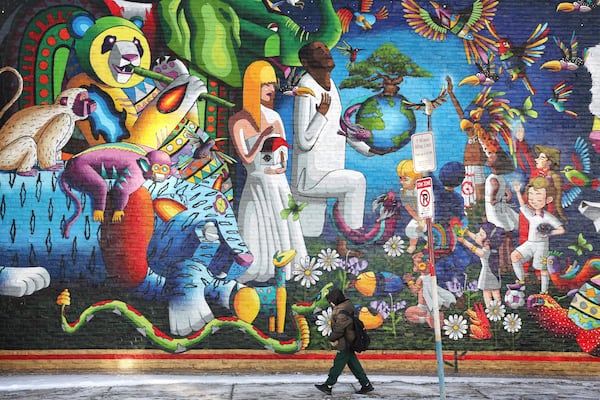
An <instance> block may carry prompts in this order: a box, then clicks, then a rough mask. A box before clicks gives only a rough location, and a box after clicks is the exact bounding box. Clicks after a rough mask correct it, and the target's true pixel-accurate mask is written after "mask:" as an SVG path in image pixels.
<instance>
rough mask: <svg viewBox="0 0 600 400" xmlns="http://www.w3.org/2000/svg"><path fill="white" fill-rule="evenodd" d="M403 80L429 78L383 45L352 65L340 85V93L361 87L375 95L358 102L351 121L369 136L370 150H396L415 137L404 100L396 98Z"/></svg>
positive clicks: (394, 49) (411, 115) (413, 121)
mask: <svg viewBox="0 0 600 400" xmlns="http://www.w3.org/2000/svg"><path fill="white" fill-rule="evenodd" d="M406 76H410V77H416V78H429V77H432V76H433V75H432V74H431V73H430V72H428V71H426V70H425V69H423V68H421V67H420V66H419V65H417V64H416V63H415V62H413V61H412V60H411V59H410V57H408V56H406V55H405V54H402V53H401V52H400V50H398V48H397V47H396V46H394V45H393V44H391V43H384V44H382V45H381V46H380V47H379V48H377V49H376V50H375V51H374V52H373V53H372V54H371V55H370V56H369V57H368V58H367V59H365V60H362V61H359V62H357V63H355V64H354V67H353V68H352V69H351V70H350V72H349V78H347V79H344V80H343V81H342V82H341V84H340V88H341V89H354V88H357V87H363V88H365V89H370V90H372V91H373V92H376V93H377V94H375V95H373V96H371V97H369V98H367V99H366V100H365V101H363V102H362V104H361V105H360V108H359V109H358V112H357V113H356V121H355V122H356V124H359V125H361V126H362V127H363V128H365V129H367V130H369V131H370V132H371V135H370V137H369V138H368V139H366V140H365V141H366V142H367V143H368V144H369V145H370V146H371V147H372V148H374V149H378V150H386V149H393V150H394V151H395V150H398V149H400V148H402V147H404V146H405V145H406V144H407V143H409V142H410V137H411V136H412V134H414V133H415V130H416V119H415V114H414V112H413V110H411V109H409V108H407V107H406V106H405V105H404V104H403V100H405V97H404V96H402V95H401V94H400V84H401V83H402V82H403V81H404V77H406Z"/></svg>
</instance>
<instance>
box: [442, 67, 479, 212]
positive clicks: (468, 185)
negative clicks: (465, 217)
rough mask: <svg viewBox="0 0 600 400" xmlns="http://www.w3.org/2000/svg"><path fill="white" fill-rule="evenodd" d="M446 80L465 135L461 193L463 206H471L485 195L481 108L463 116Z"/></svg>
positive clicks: (448, 78)
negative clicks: (463, 176)
mask: <svg viewBox="0 0 600 400" xmlns="http://www.w3.org/2000/svg"><path fill="white" fill-rule="evenodd" d="M446 81H447V82H448V95H449V96H450V99H451V100H452V104H454V108H455V109H456V114H457V115H458V118H460V129H461V130H462V131H463V132H465V134H466V135H467V143H466V144H465V152H464V159H463V164H464V166H465V179H464V180H463V184H462V194H463V198H464V200H465V207H467V208H469V207H472V206H473V204H474V203H475V202H476V201H477V200H479V201H481V200H482V199H483V198H484V196H485V169H484V166H485V161H486V155H485V152H484V150H483V148H482V146H481V143H480V141H479V137H480V135H481V134H482V133H483V132H482V131H483V127H482V126H481V123H480V122H479V118H480V117H481V115H480V114H481V109H477V110H473V111H471V112H470V114H469V118H466V117H465V113H464V111H463V109H462V107H461V105H460V103H459V102H458V99H457V98H456V95H455V94H454V85H453V84H452V78H450V77H449V76H447V77H446Z"/></svg>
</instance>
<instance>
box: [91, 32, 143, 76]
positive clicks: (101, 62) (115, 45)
mask: <svg viewBox="0 0 600 400" xmlns="http://www.w3.org/2000/svg"><path fill="white" fill-rule="evenodd" d="M90 61H91V65H92V66H93V68H94V72H95V73H96V76H97V77H98V78H99V79H100V80H101V81H102V82H103V83H105V84H107V85H109V86H115V87H122V88H125V87H132V86H135V85H137V84H138V83H140V82H141V81H142V80H143V79H144V78H143V77H142V76H140V75H137V74H135V73H134V72H133V67H142V68H145V69H148V68H150V51H149V44H148V41H147V40H146V39H145V38H144V36H143V35H140V32H139V31H135V30H134V29H131V28H129V27H127V26H116V27H111V28H110V29H107V30H106V31H104V32H103V34H102V35H98V36H97V37H96V38H95V39H94V40H93V41H92V43H91V48H90Z"/></svg>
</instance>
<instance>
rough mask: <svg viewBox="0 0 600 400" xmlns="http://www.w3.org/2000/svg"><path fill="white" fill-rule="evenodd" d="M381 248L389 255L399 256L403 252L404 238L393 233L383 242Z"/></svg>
mask: <svg viewBox="0 0 600 400" xmlns="http://www.w3.org/2000/svg"><path fill="white" fill-rule="evenodd" d="M383 250H384V251H385V254H387V255H388V256H389V257H399V256H401V255H402V253H404V240H402V238H401V237H400V236H398V235H394V236H392V237H391V238H389V239H388V240H387V242H385V243H384V244H383Z"/></svg>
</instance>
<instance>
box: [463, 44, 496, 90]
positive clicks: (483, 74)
mask: <svg viewBox="0 0 600 400" xmlns="http://www.w3.org/2000/svg"><path fill="white" fill-rule="evenodd" d="M475 65H477V69H478V70H479V72H478V73H476V74H475V75H469V76H467V77H465V78H463V80H462V81H460V82H459V83H458V86H462V85H474V86H479V85H481V86H490V85H493V84H494V83H496V82H498V80H499V79H500V75H499V74H498V71H497V69H496V65H495V63H494V53H492V52H489V51H488V62H487V63H484V62H483V61H481V60H477V61H476V62H475Z"/></svg>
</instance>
